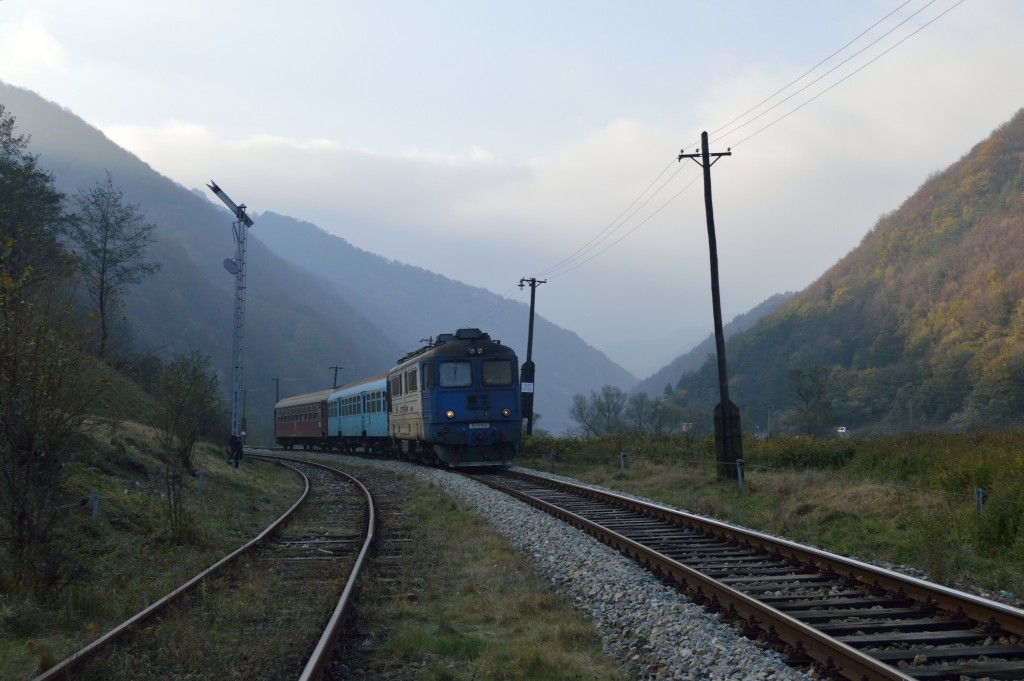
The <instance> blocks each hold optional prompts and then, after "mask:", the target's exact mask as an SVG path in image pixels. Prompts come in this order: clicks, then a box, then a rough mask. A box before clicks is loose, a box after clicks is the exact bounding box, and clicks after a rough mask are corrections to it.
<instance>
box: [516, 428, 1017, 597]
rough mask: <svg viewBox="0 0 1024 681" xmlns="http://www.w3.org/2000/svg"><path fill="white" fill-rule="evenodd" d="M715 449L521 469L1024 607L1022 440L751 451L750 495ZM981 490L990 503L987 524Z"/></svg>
mask: <svg viewBox="0 0 1024 681" xmlns="http://www.w3.org/2000/svg"><path fill="white" fill-rule="evenodd" d="M713 449H714V446H713V442H712V441H710V440H707V441H699V442H690V443H687V442H685V441H682V440H679V439H661V440H654V439H636V438H628V437H606V438H602V439H597V440H572V439H558V440H554V439H548V438H535V439H533V440H532V441H530V442H529V443H528V445H527V447H526V450H527V451H526V454H525V455H524V456H523V457H522V458H521V459H519V460H517V463H518V464H519V465H522V466H529V467H534V468H538V469H541V470H549V471H553V472H556V473H559V474H562V475H568V476H572V477H576V478H579V479H580V480H584V481H586V482H589V483H593V484H598V485H602V486H605V487H609V488H613V489H617V490H622V491H624V492H628V493H631V494H636V495H639V496H643V497H646V498H651V499H655V500H657V501H660V502H662V503H666V504H671V505H673V506H677V507H680V508H684V509H687V510H690V511H693V512H696V513H700V514H703V515H708V516H711V517H714V518H718V519H721V520H725V521H729V522H733V523H737V524H740V525H743V526H745V527H750V528H753V529H759V530H763V531H765V532H769V533H772V534H777V535H782V536H785V537H787V538H789V539H792V540H794V541H798V542H802V543H808V544H812V545H815V546H819V547H821V548H825V549H827V550H830V551H833V552H836V553H840V554H843V555H848V556H854V557H857V558H862V559H868V560H880V561H890V562H894V563H900V564H905V565H911V566H914V567H917V568H919V569H922V570H924V571H926V572H927V573H928V574H929V576H930V577H931V578H932V579H934V580H937V581H940V582H943V583H946V584H950V585H959V586H965V585H970V586H978V587H981V588H984V589H989V590H992V591H1002V592H1008V593H1010V594H1013V595H1015V596H1016V597H1017V598H1021V597H1022V596H1024V433H1021V432H992V433H977V434H966V435H935V434H911V435H906V436H900V437H895V438H878V439H866V440H860V439H855V438H836V439H828V440H812V439H806V438H779V439H775V440H770V441H759V440H753V439H745V440H744V444H743V458H744V461H745V464H746V465H745V486H744V487H745V489H744V491H743V492H741V491H740V489H739V486H738V485H737V484H736V482H734V481H723V480H720V479H718V477H717V469H716V466H715V463H714V454H713ZM623 451H625V452H627V457H626V467H625V469H624V470H623V469H622V468H621V466H620V457H619V453H620V452H623ZM552 454H554V455H555V456H554V458H552V456H551V455H552ZM976 487H981V488H984V489H985V490H986V491H987V493H988V497H987V500H986V501H985V504H984V508H983V511H982V513H981V515H980V516H979V515H978V514H977V511H976V504H975V491H974V490H975V488H976Z"/></svg>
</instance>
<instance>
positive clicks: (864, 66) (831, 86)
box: [732, 0, 965, 147]
mask: <svg viewBox="0 0 1024 681" xmlns="http://www.w3.org/2000/svg"><path fill="white" fill-rule="evenodd" d="M932 1H933V2H934V1H935V0H932ZM964 1H965V0H957V2H956V3H954V4H953V5H951V6H950V7H948V8H947V9H946V10H944V11H943V12H941V13H940V14H938V15H937V16H935V17H934V18H933V19H931V20H929V21H928V22H926V23H925V24H923V25H922V26H920V27H919V28H918V29H917V30H915V31H913V32H911V33H909V34H908V35H906V36H904V37H903V38H901V39H900V40H898V41H897V42H896V43H894V44H893V45H891V46H890V47H888V48H886V49H885V50H883V51H882V52H880V53H879V54H878V55H876V56H875V57H873V58H872V59H870V60H868V61H867V62H866V63H864V64H862V65H861V66H859V67H857V68H856V69H854V70H853V71H851V72H850V73H848V74H846V75H845V76H843V77H842V78H840V79H839V80H837V81H836V82H834V83H832V84H831V85H829V86H828V87H827V88H825V89H824V90H822V91H821V92H819V93H818V94H816V95H814V96H813V97H811V98H810V99H808V100H807V101H806V102H804V103H803V104H800V105H799V106H797V107H796V108H794V109H792V110H790V111H789V112H787V113H785V114H783V115H782V116H779V117H778V118H776V119H775V120H774V121H772V122H771V123H769V124H768V125H766V126H764V127H763V128H760V129H759V130H757V131H756V132H753V133H751V134H750V135H747V136H746V137H744V138H743V139H741V140H740V141H739V142H735V143H733V144H732V146H733V147H738V146H739V145H741V144H743V143H744V142H746V141H747V140H749V139H750V138H752V137H756V136H757V135H760V134H761V133H762V132H764V131H765V130H767V129H768V128H770V127H772V126H773V125H775V124H776V123H778V122H779V121H781V120H783V119H785V118H788V117H789V116H791V115H792V114H794V113H796V112H797V111H799V110H800V109H802V108H804V107H805V106H807V105H808V104H810V103H811V102H813V101H814V100H816V99H817V98H818V97H821V96H822V95H823V94H825V93H826V92H828V91H829V90H831V89H832V88H834V87H836V86H837V85H840V84H841V83H843V82H844V81H846V80H847V79H848V78H850V77H852V76H855V75H856V74H858V73H860V72H861V71H862V70H864V69H866V68H867V67H868V66H871V65H872V64H874V63H875V62H876V61H878V60H879V59H881V58H882V57H884V56H885V55H886V54H888V53H889V52H891V51H893V50H894V49H896V48H897V47H899V46H900V45H902V44H903V43H904V42H906V41H907V40H909V39H911V38H913V37H914V36H915V35H917V34H918V33H920V32H921V31H923V30H924V29H926V28H928V27H929V26H931V25H932V24H933V23H935V22H936V21H938V20H939V19H941V18H942V17H944V16H946V15H947V14H949V13H950V12H952V11H953V10H954V9H956V8H957V7H959V6H960V5H962V4H963V3H964ZM928 4H931V3H928ZM872 44H874V43H872ZM862 51H863V50H862ZM858 54H859V53H858ZM844 63H845V62H844ZM833 70H834V69H833ZM830 73H831V71H830ZM815 82H817V81H815ZM804 89H806V88H804ZM766 113H767V112H766ZM741 127H742V126H741ZM737 129H738V128H737Z"/></svg>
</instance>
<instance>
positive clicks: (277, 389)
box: [270, 378, 281, 405]
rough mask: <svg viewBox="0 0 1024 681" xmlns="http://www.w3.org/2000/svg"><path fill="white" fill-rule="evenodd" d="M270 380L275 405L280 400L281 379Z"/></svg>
mask: <svg viewBox="0 0 1024 681" xmlns="http://www.w3.org/2000/svg"><path fill="white" fill-rule="evenodd" d="M270 380H271V381H273V382H274V404H275V405H276V404H277V403H278V402H280V401H281V379H280V378H272V379H270Z"/></svg>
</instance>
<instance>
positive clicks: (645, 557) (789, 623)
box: [475, 471, 914, 681]
mask: <svg viewBox="0 0 1024 681" xmlns="http://www.w3.org/2000/svg"><path fill="white" fill-rule="evenodd" d="M506 474H508V473H506ZM512 475H513V477H520V478H522V479H527V480H530V481H531V482H540V481H544V483H543V484H545V486H548V487H556V488H562V489H564V490H566V491H569V490H573V491H576V490H579V491H586V492H594V493H595V494H597V495H598V496H604V495H605V494H606V493H604V492H599V491H597V490H592V489H590V488H578V487H576V486H573V485H569V484H567V483H559V482H557V481H551V480H549V479H538V478H535V477H533V476H528V475H525V474H522V473H519V472H518V471H516V472H513V473H512ZM475 479H477V480H480V482H483V483H484V484H487V485H489V486H491V487H493V488H495V489H500V490H501V491H503V492H506V493H509V494H511V495H512V496H515V497H516V498H518V499H521V500H522V501H524V502H526V503H528V504H530V505H531V506H534V507H535V508H538V509H540V510H543V511H545V512H546V513H550V514H552V515H554V516H556V517H558V518H562V519H563V520H565V521H567V522H569V523H570V524H572V525H573V526H575V527H577V528H579V529H581V530H584V531H585V532H587V533H589V534H591V535H593V536H595V537H597V538H599V539H601V540H602V541H604V542H606V543H608V544H609V545H611V546H612V547H614V548H615V549H617V550H618V551H620V552H622V553H624V554H626V555H627V556H629V557H631V558H633V559H634V560H637V561H639V562H641V563H643V564H644V565H645V567H647V569H649V570H652V571H653V572H654V573H655V574H656V575H658V576H661V577H669V578H671V579H672V580H675V581H676V582H677V583H679V584H681V585H683V586H684V587H685V588H687V589H691V590H693V591H694V592H696V593H697V594H699V595H700V596H702V597H704V598H707V599H708V600H709V601H711V602H712V603H717V604H718V605H719V606H721V607H724V608H726V609H729V610H731V611H732V612H733V613H735V615H737V616H738V617H740V618H742V619H743V620H745V621H747V622H748V623H751V624H753V625H755V626H761V625H766V626H767V627H768V633H769V634H770V635H771V636H773V637H774V638H776V639H778V640H780V641H783V642H784V643H785V644H786V645H788V646H789V647H790V648H791V649H792V650H793V651H794V652H796V653H797V654H806V655H807V656H809V657H810V658H812V659H814V660H815V661H816V662H818V663H820V664H821V665H822V666H823V667H825V668H826V669H827V670H829V672H830V673H836V674H841V675H842V676H843V677H845V678H847V679H856V680H860V679H884V680H887V681H888V680H892V681H914V677H912V676H907V675H905V674H903V673H902V672H900V671H899V669H897V668H896V667H892V666H890V665H887V664H885V663H883V662H879V661H878V660H876V659H874V658H872V657H870V656H868V655H866V654H864V653H862V652H860V651H859V650H857V649H855V648H853V647H851V646H849V645H847V644H845V643H842V642H840V641H836V640H835V639H834V638H832V637H830V636H828V635H826V634H824V633H822V632H820V631H818V630H816V629H814V628H812V627H810V626H808V625H806V624H804V623H803V622H801V621H799V620H797V619H794V618H793V617H790V616H789V615H787V614H785V613H783V612H781V611H779V610H776V609H775V608H773V607H771V606H769V605H766V604H764V603H761V602H760V601H757V600H756V599H754V598H751V597H750V596H748V595H746V594H744V593H742V592H740V591H737V590H736V589H733V588H731V587H729V586H727V585H725V584H722V583H721V582H719V581H717V580H715V579H713V578H711V577H708V576H706V575H703V574H701V573H700V572H698V571H696V570H694V569H693V568H690V567H688V566H686V565H683V564H682V563H680V562H678V561H676V560H673V559H672V558H669V557H668V556H665V555H663V554H661V553H659V552H657V551H655V550H653V549H650V548H648V547H646V546H644V545H642V544H640V543H638V542H636V541H634V540H632V539H629V538H628V537H624V536H622V535H621V534H619V533H617V532H614V531H612V530H609V529H607V528H605V527H602V526H601V525H600V524H598V523H595V522H592V521H590V520H587V519H586V518H583V517H582V516H579V515H577V514H575V513H573V512H571V511H567V510H565V509H562V508H559V507H558V506H555V505H553V504H550V503H548V502H546V501H543V500H541V499H537V498H535V497H532V496H530V495H529V494H525V493H522V492H520V491H518V490H515V489H510V488H508V487H503V486H501V485H500V484H498V483H493V482H491V481H488V480H485V479H480V478H475ZM550 482H553V483H555V484H547V483H550ZM607 496H609V497H616V498H617V499H620V500H626V501H629V502H631V503H639V504H642V505H643V506H644V507H645V508H646V506H647V505H646V504H643V502H637V501H636V500H635V499H629V498H628V497H622V496H619V495H615V494H608V495H607ZM660 508H662V509H663V510H665V511H671V509H664V508H663V507H660ZM726 527H729V529H730V530H731V529H732V528H731V526H726Z"/></svg>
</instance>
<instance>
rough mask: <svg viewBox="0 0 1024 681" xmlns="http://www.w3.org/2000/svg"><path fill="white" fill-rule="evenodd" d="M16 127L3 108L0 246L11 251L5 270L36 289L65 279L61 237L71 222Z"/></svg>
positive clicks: (60, 197)
mask: <svg viewBox="0 0 1024 681" xmlns="http://www.w3.org/2000/svg"><path fill="white" fill-rule="evenodd" d="M14 129H15V118H14V116H12V115H10V114H9V113H7V110H6V109H5V108H4V106H3V104H0V240H2V241H0V245H3V246H4V247H5V248H6V249H7V250H6V252H5V255H4V257H5V261H4V262H5V267H6V268H8V270H9V271H10V272H24V273H26V274H27V275H28V280H27V282H26V283H29V284H32V285H34V284H37V283H42V282H47V281H48V280H50V279H52V278H54V277H59V276H60V275H61V271H62V270H63V268H64V263H63V260H64V249H63V247H62V246H61V245H60V237H61V235H62V234H63V233H64V231H65V229H66V227H67V225H68V222H69V220H70V218H69V216H68V215H67V214H66V213H65V212H64V209H63V207H62V206H63V201H64V195H63V194H61V193H60V192H58V191H57V190H56V189H55V188H54V184H53V176H52V175H51V174H50V173H48V172H46V171H44V170H42V169H40V168H39V161H38V158H39V157H38V156H34V155H32V154H30V153H28V151H27V150H28V143H29V140H30V138H29V137H28V136H26V135H17V134H15V132H14ZM15 278H16V279H20V275H18V276H17V277H15Z"/></svg>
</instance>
